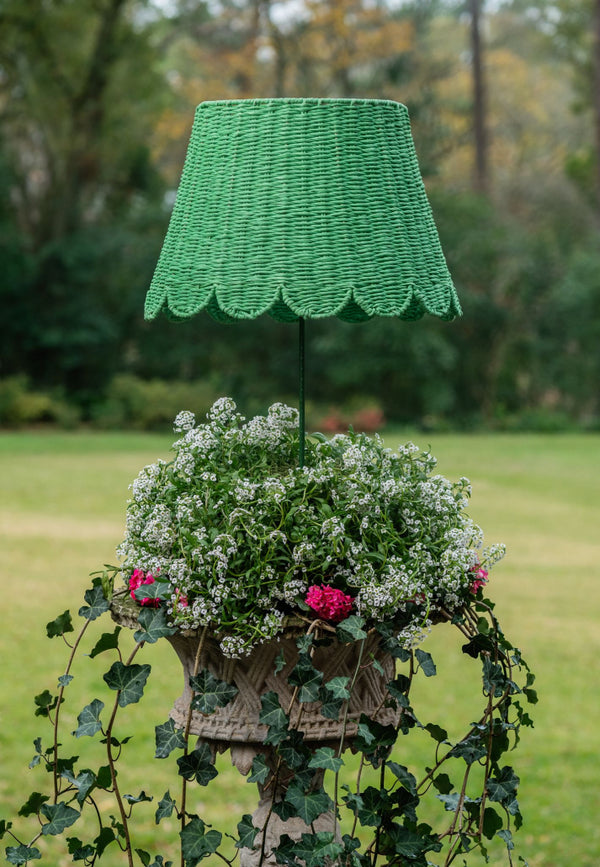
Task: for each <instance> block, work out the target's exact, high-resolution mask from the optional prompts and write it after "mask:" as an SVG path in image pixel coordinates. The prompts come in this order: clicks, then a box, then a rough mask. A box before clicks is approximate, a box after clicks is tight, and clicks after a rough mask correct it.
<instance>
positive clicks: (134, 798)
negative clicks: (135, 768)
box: [123, 790, 154, 804]
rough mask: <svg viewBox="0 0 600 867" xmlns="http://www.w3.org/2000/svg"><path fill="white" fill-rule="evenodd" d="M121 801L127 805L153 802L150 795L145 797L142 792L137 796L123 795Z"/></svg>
mask: <svg viewBox="0 0 600 867" xmlns="http://www.w3.org/2000/svg"><path fill="white" fill-rule="evenodd" d="M123 799H124V800H125V801H127V803H128V804H141V803H142V802H143V801H153V800H154V798H153V797H152V795H147V794H146V793H145V792H144V791H143V790H142V791H141V792H140V793H139V795H123Z"/></svg>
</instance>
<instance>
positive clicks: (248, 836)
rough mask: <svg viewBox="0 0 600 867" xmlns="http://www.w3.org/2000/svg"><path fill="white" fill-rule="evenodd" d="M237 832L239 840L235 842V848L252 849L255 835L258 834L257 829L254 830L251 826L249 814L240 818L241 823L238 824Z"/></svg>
mask: <svg viewBox="0 0 600 867" xmlns="http://www.w3.org/2000/svg"><path fill="white" fill-rule="evenodd" d="M237 830H238V834H239V839H238V840H236V842H235V848H236V849H252V848H253V846H254V841H255V840H256V835H257V834H258V832H259V828H256V827H255V826H254V825H253V824H252V816H251V815H250V814H249V813H245V814H244V815H243V816H242V820H241V822H238V825H237Z"/></svg>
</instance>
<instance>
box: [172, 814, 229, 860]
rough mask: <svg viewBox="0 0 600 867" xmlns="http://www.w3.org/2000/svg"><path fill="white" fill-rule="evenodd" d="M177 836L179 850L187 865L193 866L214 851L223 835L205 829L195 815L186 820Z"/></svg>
mask: <svg viewBox="0 0 600 867" xmlns="http://www.w3.org/2000/svg"><path fill="white" fill-rule="evenodd" d="M179 836H180V837H181V852H182V855H183V857H184V859H185V862H186V865H188V867H195V865H196V864H198V862H199V861H202V859H203V858H206V856H207V855H212V854H213V852H216V851H217V849H218V848H219V846H220V845H221V840H222V837H223V835H222V834H221V833H220V832H219V831H206V830H205V825H204V822H203V821H202V819H198V818H197V817H195V818H193V819H192V820H191V821H190V822H188V824H187V825H186V826H185V828H184V829H183V830H182V831H180V832H179Z"/></svg>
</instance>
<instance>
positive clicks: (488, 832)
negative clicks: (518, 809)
mask: <svg viewBox="0 0 600 867" xmlns="http://www.w3.org/2000/svg"><path fill="white" fill-rule="evenodd" d="M501 828H502V819H501V818H500V816H499V815H498V813H497V812H496V811H495V810H494V808H493V807H486V808H485V810H484V811H483V835H484V837H487V839H488V840H491V839H492V837H493V836H494V834H495V833H496V832H497V831H499V830H500V829H501Z"/></svg>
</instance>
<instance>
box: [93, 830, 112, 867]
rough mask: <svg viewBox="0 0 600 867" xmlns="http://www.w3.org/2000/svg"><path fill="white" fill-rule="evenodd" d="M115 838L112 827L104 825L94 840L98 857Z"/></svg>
mask: <svg viewBox="0 0 600 867" xmlns="http://www.w3.org/2000/svg"><path fill="white" fill-rule="evenodd" d="M116 840H117V835H116V834H115V832H114V831H113V829H112V828H107V827H104V828H102V830H101V831H100V833H99V834H98V836H97V837H96V839H95V840H94V846H95V847H96V852H97V853H98V858H99V859H100V858H101V857H102V855H103V854H104V852H105V851H106V848H107V847H108V846H110V844H111V843H114V842H115V841H116Z"/></svg>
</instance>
